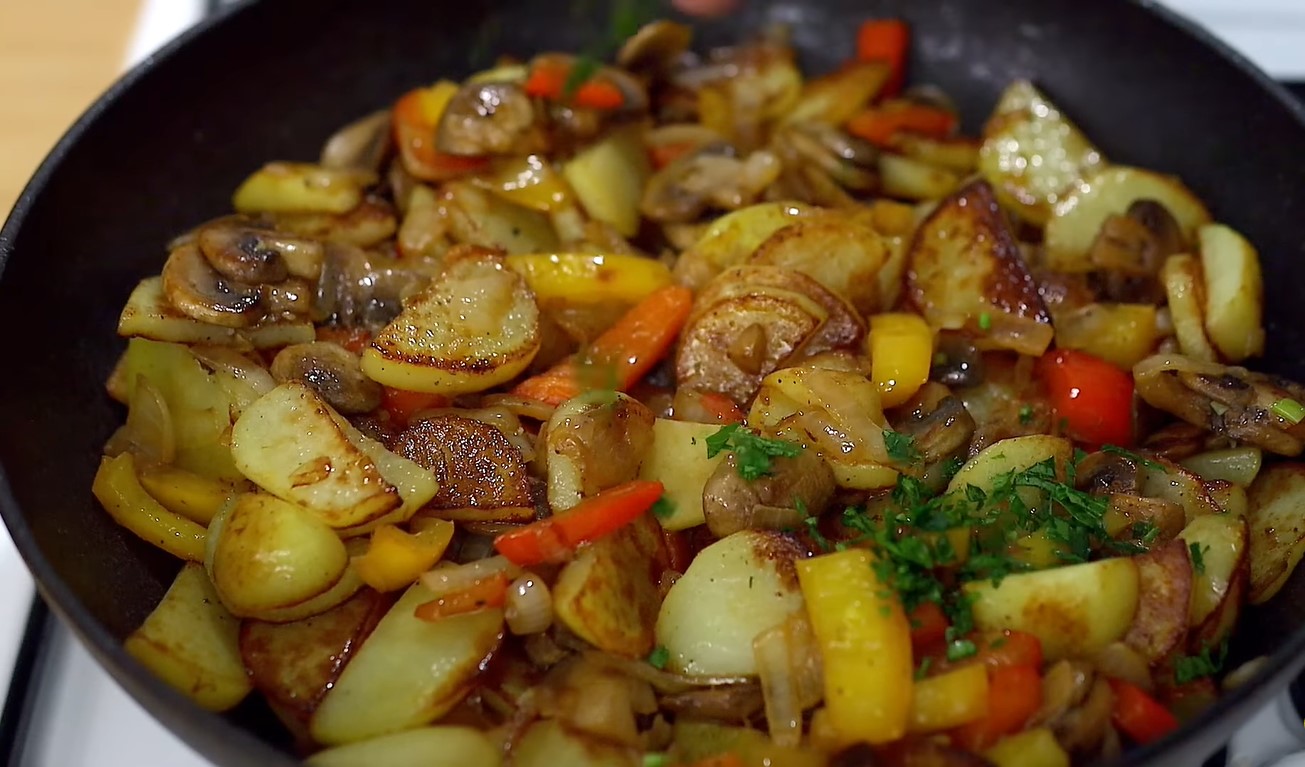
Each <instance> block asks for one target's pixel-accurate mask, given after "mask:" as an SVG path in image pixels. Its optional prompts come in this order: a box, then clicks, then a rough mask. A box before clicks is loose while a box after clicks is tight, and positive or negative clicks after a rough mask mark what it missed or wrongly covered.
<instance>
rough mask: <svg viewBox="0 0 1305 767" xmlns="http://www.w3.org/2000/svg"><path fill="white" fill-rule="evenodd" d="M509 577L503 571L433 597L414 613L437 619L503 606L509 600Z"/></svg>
mask: <svg viewBox="0 0 1305 767" xmlns="http://www.w3.org/2000/svg"><path fill="white" fill-rule="evenodd" d="M508 585H509V581H508V577H507V576H506V575H504V574H503V573H494V574H493V575H491V576H489V577H487V578H484V579H483V580H478V581H476V583H475V584H473V585H472V586H471V587H470V588H468V589H466V590H465V591H458V592H456V593H453V594H449V595H448V596H444V597H440V598H439V599H432V600H431V601H429V602H423V603H421V604H419V605H417V607H416V609H414V610H413V613H412V614H413V615H414V616H416V617H417V618H418V619H420V620H424V621H437V620H439V619H440V618H449V617H452V616H454V615H464V614H466V613H470V612H475V611H477V610H484V609H485V608H488V607H502V606H503V603H504V602H506V601H507V589H508Z"/></svg>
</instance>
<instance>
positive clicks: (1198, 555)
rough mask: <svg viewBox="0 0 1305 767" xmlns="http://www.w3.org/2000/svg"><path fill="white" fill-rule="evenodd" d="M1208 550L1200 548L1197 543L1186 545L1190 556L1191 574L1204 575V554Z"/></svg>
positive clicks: (1207, 548) (1205, 547) (1207, 547)
mask: <svg viewBox="0 0 1305 767" xmlns="http://www.w3.org/2000/svg"><path fill="white" fill-rule="evenodd" d="M1209 549H1210V547H1209V546H1202V545H1201V544H1199V543H1189V544H1187V550H1188V551H1189V552H1191V555H1192V572H1194V573H1196V574H1197V575H1205V552H1206V551H1208V550H1209Z"/></svg>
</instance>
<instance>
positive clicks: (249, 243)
mask: <svg viewBox="0 0 1305 767" xmlns="http://www.w3.org/2000/svg"><path fill="white" fill-rule="evenodd" d="M195 239H196V242H197V243H198V244H199V250H200V252H201V253H203V254H204V258H206V259H207V260H208V262H209V264H210V265H211V266H212V267H213V268H214V269H216V270H217V271H218V273H220V274H221V275H222V276H224V277H227V278H229V279H233V280H240V281H242V282H247V283H250V284H257V283H261V282H281V281H282V280H284V279H285V278H286V277H289V276H290V275H291V274H294V275H295V276H297V277H303V278H306V279H317V277H318V275H319V274H320V273H321V270H322V244H321V243H319V242H314V241H312V240H306V239H302V238H299V237H291V236H287V235H283V234H278V233H276V232H273V231H270V230H267V229H263V228H261V227H258V226H253V225H241V224H239V223H236V222H233V221H231V220H229V219H224V220H220V221H215V222H213V223H211V224H208V225H206V226H204V227H203V228H201V229H200V230H199V233H198V234H197V235H196V238H195Z"/></svg>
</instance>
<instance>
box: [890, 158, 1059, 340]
mask: <svg viewBox="0 0 1305 767" xmlns="http://www.w3.org/2000/svg"><path fill="white" fill-rule="evenodd" d="M909 258H910V263H909V267H908V270H907V284H908V289H909V291H910V296H911V300H912V302H913V303H914V304H915V305H916V306H917V307H919V308H920V310H921V312H922V313H923V314H924V317H925V319H926V320H928V322H929V324H930V325H931V326H932V327H934V328H950V329H958V328H967V329H969V330H970V331H972V332H975V333H976V334H977V337H976V344H977V345H978V346H979V347H980V348H988V349H1010V350H1013V351H1017V352H1019V353H1021V354H1028V355H1035V356H1036V355H1039V354H1041V353H1042V352H1043V351H1045V350H1046V348H1047V346H1048V344H1050V343H1051V339H1052V336H1053V335H1054V331H1053V330H1052V327H1051V318H1050V316H1049V315H1048V314H1047V309H1046V307H1045V306H1044V305H1043V303H1042V298H1041V296H1039V295H1038V289H1037V285H1036V283H1034V281H1033V278H1032V276H1030V274H1029V271H1028V268H1027V267H1026V266H1025V264H1024V259H1023V256H1022V255H1021V253H1020V249H1019V245H1018V244H1017V243H1016V242H1015V237H1014V235H1013V234H1011V231H1010V226H1009V225H1008V224H1007V223H1006V220H1005V218H1004V217H1003V214H1002V212H1001V210H1000V209H999V208H998V207H997V201H996V198H995V197H993V193H992V187H990V186H989V185H988V184H987V183H986V182H982V181H980V182H974V183H972V184H970V185H969V186H966V187H965V188H964V189H962V190H960V191H959V192H957V193H956V194H954V195H952V196H951V197H948V198H947V199H945V200H943V201H942V203H940V204H939V206H938V208H937V209H936V210H935V211H934V212H933V213H932V214H930V215H929V217H928V218H926V219H925V220H924V223H922V224H920V228H919V229H918V230H916V233H915V239H914V240H913V241H912V242H911V252H910V256H909Z"/></svg>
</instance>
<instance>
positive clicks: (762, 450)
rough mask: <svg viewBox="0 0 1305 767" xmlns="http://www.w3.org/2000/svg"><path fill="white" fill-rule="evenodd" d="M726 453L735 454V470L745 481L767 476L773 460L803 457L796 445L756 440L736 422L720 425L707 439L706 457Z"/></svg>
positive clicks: (777, 441)
mask: <svg viewBox="0 0 1305 767" xmlns="http://www.w3.org/2000/svg"><path fill="white" fill-rule="evenodd" d="M727 450H728V451H730V452H732V453H734V470H735V471H737V472H738V473H739V476H740V477H743V478H744V479H748V480H752V479H757V478H759V477H764V476H766V475H767V474H770V473H771V468H772V467H771V459H772V458H796V457H798V456H799V455H801V454H802V446H801V445H799V444H797V443H796V442H789V441H788V440H786V439H769V438H766V437H759V436H757V435H756V434H753V433H752V432H750V431H747V430H746V429H744V428H743V427H742V425H741V424H737V423H732V424H729V425H728V426H722V427H721V429H720V431H718V432H716V433H715V434H713V435H711V436H710V437H707V457H708V458H715V457H716V456H717V455H719V454H720V453H722V452H724V451H727Z"/></svg>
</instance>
